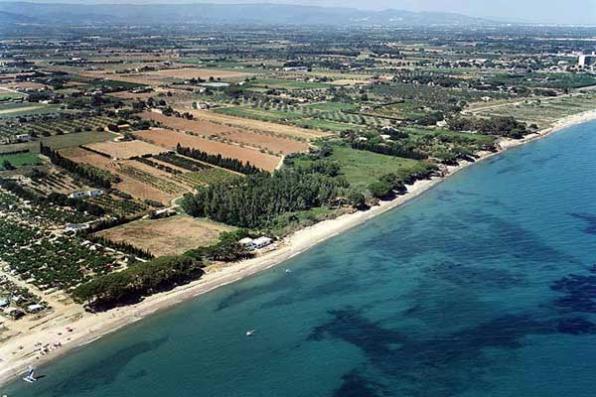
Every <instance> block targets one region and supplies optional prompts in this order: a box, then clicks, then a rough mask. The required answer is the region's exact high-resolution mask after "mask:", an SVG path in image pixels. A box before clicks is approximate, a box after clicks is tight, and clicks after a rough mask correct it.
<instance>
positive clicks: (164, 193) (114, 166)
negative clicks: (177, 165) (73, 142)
mask: <svg viewBox="0 0 596 397" xmlns="http://www.w3.org/2000/svg"><path fill="white" fill-rule="evenodd" d="M60 154H61V155H62V156H64V157H66V158H68V159H70V160H72V161H74V162H75V163H79V164H86V165H89V166H92V167H96V168H99V169H100V170H103V171H106V172H109V173H110V174H112V175H115V176H118V177H119V178H120V181H119V182H117V183H114V187H115V188H117V189H118V190H120V191H122V192H124V193H128V194H130V195H131V196H133V197H135V198H138V199H139V200H152V201H157V202H161V203H163V204H167V203H169V202H170V201H171V200H173V199H174V198H176V197H178V196H180V195H182V194H183V193H185V192H188V191H189V189H188V188H186V187H184V186H183V185H181V184H178V183H175V182H172V181H170V176H169V175H168V174H166V173H165V172H163V171H161V170H158V169H156V168H153V167H148V166H146V165H145V164H141V163H138V162H134V161H130V160H123V161H114V160H111V159H109V158H107V157H105V156H102V155H100V154H96V153H93V152H90V151H88V150H85V149H83V148H68V149H64V150H61V151H60Z"/></svg>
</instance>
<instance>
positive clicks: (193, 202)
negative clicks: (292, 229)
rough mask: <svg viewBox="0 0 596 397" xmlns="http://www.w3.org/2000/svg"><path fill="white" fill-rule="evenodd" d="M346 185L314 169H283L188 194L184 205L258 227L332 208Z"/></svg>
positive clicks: (194, 211)
mask: <svg viewBox="0 0 596 397" xmlns="http://www.w3.org/2000/svg"><path fill="white" fill-rule="evenodd" d="M347 186H348V183H347V182H346V181H345V179H344V178H341V177H334V176H330V175H327V174H323V173H319V172H315V170H314V169H312V168H295V169H293V168H288V169H285V168H284V169H282V170H279V171H276V172H274V173H273V174H266V173H260V174H256V175H250V176H248V177H247V178H243V179H235V180H228V181H221V182H218V183H214V184H212V185H210V186H208V187H202V188H201V189H200V190H199V191H198V192H197V194H195V195H190V194H188V195H186V196H185V197H184V199H183V200H182V203H181V204H182V207H183V208H184V209H185V211H186V212H187V213H189V214H190V215H193V216H207V217H210V218H211V219H214V220H216V221H219V222H224V223H227V224H230V225H235V226H240V227H246V228H259V227H265V226H267V225H268V224H270V223H271V222H272V221H273V220H274V219H275V218H276V217H277V216H279V215H281V214H284V213H288V212H294V211H302V210H308V209H311V208H314V207H321V206H327V205H333V203H334V202H335V201H336V198H337V197H338V196H339V195H340V193H341V192H342V190H343V189H344V188H346V187H347Z"/></svg>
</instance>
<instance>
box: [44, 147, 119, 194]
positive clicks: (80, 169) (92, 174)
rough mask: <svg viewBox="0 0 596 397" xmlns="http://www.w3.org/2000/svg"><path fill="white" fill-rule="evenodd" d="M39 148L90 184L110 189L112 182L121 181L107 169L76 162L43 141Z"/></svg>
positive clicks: (60, 165)
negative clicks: (45, 144)
mask: <svg viewBox="0 0 596 397" xmlns="http://www.w3.org/2000/svg"><path fill="white" fill-rule="evenodd" d="M39 150H40V153H41V154H43V155H44V156H47V157H48V158H49V159H50V160H51V161H52V163H53V164H56V165H57V166H59V167H61V168H64V169H65V170H67V171H69V172H72V173H74V174H77V175H79V176H80V177H81V178H83V179H85V180H86V181H87V182H88V183H89V184H90V185H93V186H96V187H101V188H104V189H110V188H111V187H112V183H117V182H119V181H120V179H119V178H118V177H117V176H115V175H112V174H110V173H109V172H107V171H102V170H100V169H98V168H95V167H92V166H89V165H82V164H78V163H75V162H74V161H72V160H70V159H67V158H66V157H64V156H62V155H61V154H60V153H59V152H58V151H56V150H53V149H52V148H51V147H49V146H44V145H43V144H42V143H40V144H39Z"/></svg>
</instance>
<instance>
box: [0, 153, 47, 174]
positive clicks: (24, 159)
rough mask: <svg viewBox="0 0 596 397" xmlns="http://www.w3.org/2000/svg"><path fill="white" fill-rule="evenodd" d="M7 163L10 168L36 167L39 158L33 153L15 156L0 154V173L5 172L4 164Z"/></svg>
mask: <svg viewBox="0 0 596 397" xmlns="http://www.w3.org/2000/svg"><path fill="white" fill-rule="evenodd" d="M6 162H8V163H10V164H11V165H12V166H14V167H16V168H18V167H23V166H27V165H37V164H39V163H40V160H39V157H38V155H37V154H35V153H30V152H27V153H16V154H1V153H0V171H1V170H5V168H4V164H5V163H6Z"/></svg>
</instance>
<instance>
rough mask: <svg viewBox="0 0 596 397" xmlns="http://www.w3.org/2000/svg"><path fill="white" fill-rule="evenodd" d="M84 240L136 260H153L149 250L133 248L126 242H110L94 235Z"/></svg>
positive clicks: (153, 256) (89, 235)
mask: <svg viewBox="0 0 596 397" xmlns="http://www.w3.org/2000/svg"><path fill="white" fill-rule="evenodd" d="M85 238H86V239H87V240H89V241H92V242H94V243H97V244H101V245H103V246H104V247H109V248H113V249H115V250H117V251H121V252H124V253H125V254H129V255H133V256H136V257H138V258H143V259H154V258H155V255H153V254H152V253H151V252H149V250H146V249H142V248H139V247H135V246H134V245H132V244H129V243H127V242H126V241H112V240H110V239H107V238H105V237H101V236H97V235H95V234H87V235H86V236H85Z"/></svg>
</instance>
